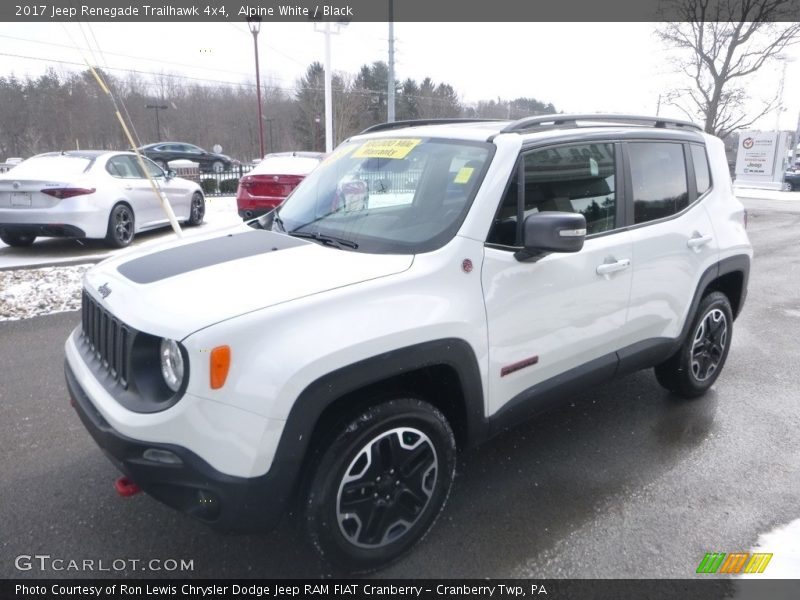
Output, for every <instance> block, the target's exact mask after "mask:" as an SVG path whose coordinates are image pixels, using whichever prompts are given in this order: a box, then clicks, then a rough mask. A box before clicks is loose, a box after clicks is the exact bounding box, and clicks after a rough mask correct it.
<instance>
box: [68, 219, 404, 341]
mask: <svg viewBox="0 0 800 600" xmlns="http://www.w3.org/2000/svg"><path fill="white" fill-rule="evenodd" d="M413 260H414V257H413V255H393V254H364V253H358V252H352V251H349V250H339V249H337V248H332V247H327V246H322V245H320V244H318V243H317V242H312V241H308V240H304V239H299V238H294V237H290V236H288V235H285V234H281V233H276V232H271V231H263V230H254V229H251V228H249V227H247V226H242V227H239V228H236V229H235V230H226V231H225V232H223V233H220V234H216V235H214V236H213V237H208V238H204V239H201V240H199V241H198V238H189V239H188V240H182V241H181V242H179V243H177V244H175V243H171V244H169V245H168V246H166V247H164V246H161V247H158V248H155V249H152V250H142V251H139V252H134V253H130V254H125V255H124V256H120V257H115V258H112V259H110V260H107V261H105V262H103V263H101V264H100V265H98V266H97V267H95V268H94V269H91V270H89V271H88V272H87V273H86V276H85V279H84V285H85V286H86V288H87V290H88V291H89V293H90V294H91V295H92V296H93V297H94V298H95V299H96V300H97V301H98V302H100V304H101V305H102V306H103V307H104V308H106V309H107V310H109V311H110V312H111V313H112V314H113V315H114V316H116V317H117V318H119V319H120V320H122V321H123V322H124V323H127V324H128V325H130V326H131V327H134V328H136V329H138V330H139V331H146V332H148V333H152V334H154V335H159V336H164V337H171V338H173V339H183V338H184V337H186V336H187V335H190V334H191V333H194V332H195V331H197V330H199V329H202V328H203V327H207V326H209V325H212V324H214V323H218V322H219V321H223V320H225V319H229V318H232V317H236V316H238V315H241V314H244V313H247V312H251V311H254V310H258V309H261V308H267V307H269V306H274V305H276V304H280V303H283V302H289V301H291V300H296V299H298V298H303V297H305V296H310V295H312V294H319V293H322V292H326V291H328V290H332V289H335V288H341V287H344V286H348V285H353V284H356V283H360V282H363V281H368V280H370V279H377V278H379V277H386V276H388V275H393V274H395V273H400V272H402V271H405V270H406V269H408V268H409V267H410V266H411V263H412V262H413ZM101 287H102V288H103V289H102V290H100V291H98V289H99V288H101Z"/></svg>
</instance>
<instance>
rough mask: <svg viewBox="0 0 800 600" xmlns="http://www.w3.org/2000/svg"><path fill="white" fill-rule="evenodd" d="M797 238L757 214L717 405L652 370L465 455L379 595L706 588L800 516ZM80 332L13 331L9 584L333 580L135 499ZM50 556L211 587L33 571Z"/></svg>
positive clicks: (257, 538)
mask: <svg viewBox="0 0 800 600" xmlns="http://www.w3.org/2000/svg"><path fill="white" fill-rule="evenodd" d="M798 231H800V214H798V213H797V212H787V211H785V210H782V209H781V208H780V207H778V208H777V209H774V210H773V209H764V210H759V209H757V208H756V209H753V208H752V207H751V209H750V219H749V233H750V236H751V239H752V242H753V244H754V246H755V252H756V257H755V259H754V262H753V268H752V273H751V279H750V287H749V295H748V299H747V303H746V305H745V307H744V312H743V314H742V316H741V317H740V318H739V319H738V320H737V321H736V324H735V329H734V334H733V345H732V348H731V351H730V355H729V357H728V361H727V365H726V366H725V370H724V372H723V373H722V375H721V377H720V379H719V380H718V381H717V383H716V384H715V386H714V388H713V389H712V391H711V392H710V393H709V394H707V395H706V396H705V397H704V398H702V399H700V400H696V401H690V402H687V401H680V400H678V399H676V398H674V397H672V396H670V395H669V394H668V393H667V392H665V391H664V390H662V389H661V388H660V387H659V386H658V384H657V383H656V380H655V378H654V376H653V375H652V372H650V371H645V372H640V373H636V374H633V375H631V376H628V377H626V378H624V379H621V380H619V381H616V382H613V383H611V384H608V385H604V386H601V387H598V388H596V389H594V390H592V391H590V392H588V393H585V394H582V395H580V396H576V397H574V398H572V399H571V400H570V401H569V402H567V403H566V404H565V405H564V406H563V407H562V408H559V409H558V410H556V411H554V412H551V413H549V414H547V415H545V416H543V417H541V418H539V419H537V420H535V421H533V422H530V423H527V424H524V425H521V426H519V427H517V428H516V429H514V430H512V431H510V432H507V433H505V434H503V435H501V436H499V437H498V438H495V439H494V440H492V441H490V442H488V443H487V444H485V445H484V446H482V447H480V448H477V449H473V450H469V451H467V452H465V453H463V454H462V455H461V458H460V461H459V467H458V475H457V478H456V482H455V485H454V488H453V492H452V494H451V497H450V502H449V503H448V505H447V507H446V509H445V512H444V513H443V515H442V516H441V517H440V519H439V522H438V524H437V526H436V527H435V528H434V530H433V531H432V532H431V533H430V535H429V536H428V537H427V538H426V539H425V540H424V541H423V542H422V543H421V544H420V545H419V546H418V547H417V548H416V549H415V551H414V552H413V553H412V554H410V555H409V556H408V557H407V558H405V559H404V560H402V561H401V562H399V563H397V564H396V565H394V566H392V567H390V568H389V569H386V570H384V571H381V572H380V573H378V574H376V577H414V578H426V577H471V578H483V577H583V578H588V577H614V578H626V577H634V578H652V577H674V578H685V577H694V576H695V570H696V569H697V566H698V564H699V563H700V561H701V560H702V559H703V556H704V554H705V553H707V552H726V553H732V552H747V551H749V550H750V549H751V548H752V547H753V545H754V544H755V542H756V540H757V539H758V538H759V535H761V534H763V533H765V532H768V531H770V530H772V529H774V528H776V527H780V526H782V525H785V524H787V523H790V522H791V521H793V520H795V519H798V518H800V502H799V501H798V498H800V473H798V465H800V435H798V431H800V391H798V386H797V365H798V364H800V336H799V335H798V334H800V298H799V297H798V283H797V282H798V281H800V244H798ZM78 321H79V317H78V313H62V314H58V315H51V316H46V317H38V318H34V319H28V320H23V321H13V322H0V365H2V369H0V440H2V442H3V444H2V447H3V451H2V452H0V533H1V534H2V535H0V577H12V578H21V577H43V576H47V575H50V576H53V575H55V576H58V577H94V576H108V575H111V576H120V575H133V576H149V577H161V576H188V577H197V578H200V577H204V578H222V577H301V576H307V577H316V576H320V575H325V574H330V570H329V569H327V568H326V567H325V566H324V565H322V564H320V563H319V562H318V561H317V559H316V557H315V556H314V554H313V553H312V552H311V551H309V550H308V549H307V548H306V546H305V544H304V543H303V541H302V538H301V537H300V535H299V534H298V533H297V531H296V530H295V528H294V527H293V526H292V525H291V524H290V523H289V522H284V523H283V524H282V525H281V526H280V527H279V528H278V529H277V530H276V531H275V532H273V533H271V534H267V535H244V536H228V535H223V534H218V533H215V532H213V531H211V530H210V529H208V528H207V527H205V526H204V525H202V524H200V523H197V522H195V521H193V520H191V519H190V518H189V517H187V516H184V515H181V514H179V513H177V512H175V511H173V510H171V509H169V508H167V507H165V506H163V505H161V504H159V503H158V502H156V501H155V500H153V499H151V498H149V497H147V496H146V495H143V494H139V495H137V496H134V497H132V498H127V499H122V498H120V497H118V496H117V494H116V492H115V491H114V489H113V482H114V480H115V479H116V477H117V476H118V473H117V471H116V470H115V468H114V467H113V466H112V465H111V463H110V462H109V461H108V460H107V459H106V458H105V457H104V455H103V454H102V452H101V451H100V450H99V449H98V448H97V447H96V446H95V444H94V442H93V441H92V439H91V438H90V437H89V435H88V433H86V432H85V430H84V429H83V426H82V425H81V423H80V421H79V419H78V417H77V415H76V414H75V413H74V411H73V409H72V408H71V407H70V405H69V402H68V400H67V392H66V389H65V386H64V382H63V370H62V365H63V342H64V340H65V339H66V337H67V335H68V334H69V332H70V330H71V329H72V328H73V327H75V326H76V325H77V324H78ZM771 551H772V550H771ZM774 552H775V553H776V554H775V557H774V558H773V561H778V560H779V559H780V558H781V556H780V554H781V553H780V549H776V550H774ZM37 554H38V555H49V556H50V557H52V558H59V559H64V560H65V561H69V560H76V561H83V560H94V561H99V560H102V561H104V564H105V565H106V566H110V565H113V564H114V563H113V561H114V560H116V559H138V560H142V561H149V560H151V559H160V560H162V561H164V560H167V559H173V560H176V561H180V560H182V559H183V560H190V561H192V570H191V571H185V572H181V571H164V570H162V571H152V570H147V568H146V567H145V570H144V571H141V570H140V569H139V568H138V567H137V568H129V567H126V568H124V569H122V570H121V571H116V570H113V569H112V570H110V571H106V572H98V571H96V570H95V571H82V570H62V571H54V570H48V569H44V570H42V569H41V568H39V565H38V564H34V565H33V566H32V568H31V569H30V570H19V569H18V568H17V567H18V566H19V560H17V557H19V556H21V555H23V556H24V555H37ZM59 564H61V565H62V566H63V565H67V564H69V563H68V562H65V563H59ZM94 564H95V565H97V562H95V563H94ZM117 564H121V563H117ZM161 564H164V563H161ZM168 564H170V565H171V564H172V563H168ZM22 566H23V567H24V566H25V562H24V560H23V563H22ZM51 566H52V565H51Z"/></svg>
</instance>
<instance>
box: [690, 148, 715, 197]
mask: <svg viewBox="0 0 800 600" xmlns="http://www.w3.org/2000/svg"><path fill="white" fill-rule="evenodd" d="M689 147H690V148H691V149H692V162H693V163H694V176H695V178H696V179H697V195H698V196H702V195H703V194H705V193H706V192H707V191H708V188H710V187H711V173H710V170H709V168H708V157H707V156H706V151H705V149H704V148H703V147H702V146H695V145H694V144H692V145H691V146H689Z"/></svg>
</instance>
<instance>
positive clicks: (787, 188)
mask: <svg viewBox="0 0 800 600" xmlns="http://www.w3.org/2000/svg"><path fill="white" fill-rule="evenodd" d="M793 190H794V186H793V185H792V183H791V182H789V181H784V182H783V191H784V192H791V191H793Z"/></svg>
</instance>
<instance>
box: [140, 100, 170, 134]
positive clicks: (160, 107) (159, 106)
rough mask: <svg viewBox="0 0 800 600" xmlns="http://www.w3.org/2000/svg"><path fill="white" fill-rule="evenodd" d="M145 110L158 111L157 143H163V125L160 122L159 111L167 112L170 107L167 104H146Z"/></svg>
mask: <svg viewBox="0 0 800 600" xmlns="http://www.w3.org/2000/svg"><path fill="white" fill-rule="evenodd" d="M144 107H145V108H153V109H155V111H156V138H157V140H156V141H161V123H160V122H159V120H158V111H160V110H167V109H168V108H169V106H167V105H166V104H145V105H144Z"/></svg>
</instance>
